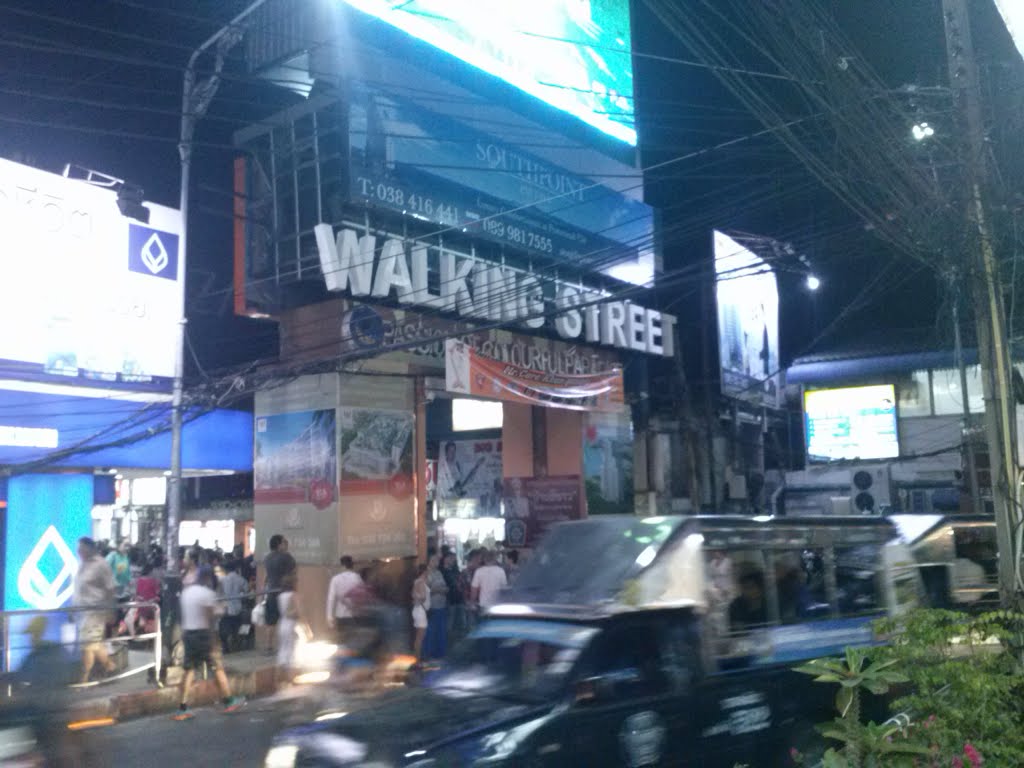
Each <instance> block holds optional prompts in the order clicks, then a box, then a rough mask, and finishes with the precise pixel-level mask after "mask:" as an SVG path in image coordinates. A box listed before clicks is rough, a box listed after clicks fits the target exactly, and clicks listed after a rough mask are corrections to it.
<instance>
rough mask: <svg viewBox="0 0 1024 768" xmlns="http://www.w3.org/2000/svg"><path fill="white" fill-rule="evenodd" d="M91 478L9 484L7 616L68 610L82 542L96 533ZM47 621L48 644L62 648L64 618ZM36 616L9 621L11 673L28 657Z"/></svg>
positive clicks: (38, 478) (24, 479) (36, 478)
mask: <svg viewBox="0 0 1024 768" xmlns="http://www.w3.org/2000/svg"><path fill="white" fill-rule="evenodd" d="M93 482H94V481H93V478H92V475H15V476H13V477H11V478H10V479H9V481H8V488H7V530H6V549H5V551H4V553H3V554H4V601H3V605H4V610H8V611H12V610H19V609H20V610H25V609H28V610H33V611H40V612H44V611H54V610H56V609H59V608H63V607H65V606H67V605H68V604H69V603H70V602H71V597H72V595H73V594H74V588H75V575H76V574H77V573H78V555H77V552H76V547H77V544H78V539H79V538H80V537H82V536H88V535H89V534H90V532H91V529H92V517H91V515H92V504H93ZM40 615H44V616H45V617H46V618H47V626H46V630H45V633H44V636H45V638H46V639H48V640H50V641H53V642H59V641H60V638H61V628H62V625H64V624H65V622H66V621H67V617H66V615H65V614H63V613H42V614H40ZM31 619H32V614H26V615H20V616H17V617H16V618H15V619H12V621H11V667H12V668H17V667H18V665H19V664H20V661H21V659H22V658H23V657H24V655H25V654H27V653H28V650H29V644H30V641H29V639H28V636H27V634H26V633H25V628H26V627H27V625H28V622H29V621H30V620H31Z"/></svg>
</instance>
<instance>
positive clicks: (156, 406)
mask: <svg viewBox="0 0 1024 768" xmlns="http://www.w3.org/2000/svg"><path fill="white" fill-rule="evenodd" d="M78 391H81V390H78ZM170 423H171V408H170V404H169V403H168V402H163V401H158V402H153V401H152V400H150V399H149V398H148V396H136V395H130V394H125V393H120V392H105V391H103V390H96V394H95V396H85V397H83V396H79V395H77V394H75V395H68V394H64V393H63V392H61V391H59V390H56V389H55V390H54V391H50V392H32V391H19V390H11V389H0V469H4V470H8V471H14V472H17V471H22V470H29V469H31V470H33V471H38V470H39V469H40V468H43V467H46V466H50V467H81V468H94V467H111V468H118V469H122V468H124V469H158V470H165V469H168V468H169V467H170V462H171V432H170ZM252 435H253V420H252V414H251V413H248V412H246V411H235V410H228V409H215V410H209V411H205V410H197V409H192V410H187V411H186V412H185V425H184V429H183V430H182V464H183V467H184V468H185V469H186V470H214V471H233V472H250V471H252V457H253V453H252V445H253V442H252Z"/></svg>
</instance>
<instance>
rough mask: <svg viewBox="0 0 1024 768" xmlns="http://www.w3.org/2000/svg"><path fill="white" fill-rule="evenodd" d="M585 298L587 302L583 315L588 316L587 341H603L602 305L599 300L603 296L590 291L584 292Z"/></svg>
mask: <svg viewBox="0 0 1024 768" xmlns="http://www.w3.org/2000/svg"><path fill="white" fill-rule="evenodd" d="M583 299H584V303H585V304H586V306H585V307H584V308H583V316H584V317H585V318H586V326H587V341H590V342H594V343H598V342H600V341H601V305H600V304H598V303H597V302H598V301H599V300H600V299H601V296H600V295H599V294H596V293H591V292H589V291H588V292H587V293H584V294H583Z"/></svg>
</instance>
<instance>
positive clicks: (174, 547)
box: [166, 0, 266, 572]
mask: <svg viewBox="0 0 1024 768" xmlns="http://www.w3.org/2000/svg"><path fill="white" fill-rule="evenodd" d="M265 2H266V0H255V2H253V3H252V4H251V5H249V6H248V7H247V8H246V9H245V10H244V11H242V12H241V13H239V14H238V15H237V16H235V18H234V19H232V20H231V21H230V22H229V23H228V24H227V25H226V26H224V27H221V28H220V30H218V31H217V32H215V33H214V34H213V35H211V36H210V38H209V39H208V40H207V41H206V42H205V43H203V44H202V45H200V46H199V47H198V48H196V49H195V50H194V51H193V52H192V55H191V56H190V57H189V60H188V64H187V65H186V66H185V76H184V82H183V84H182V93H181V133H180V138H179V140H178V153H179V155H180V156H181V204H180V206H179V207H180V209H181V235H180V237H179V239H178V269H179V270H180V271H181V280H182V283H183V284H184V282H185V267H186V264H187V263H188V262H187V259H186V256H187V254H188V250H187V247H188V207H189V186H190V181H191V179H190V177H191V171H192V145H193V142H194V139H195V132H196V125H197V124H198V123H199V121H200V120H201V119H202V118H203V116H204V115H205V114H206V111H207V110H208V109H209V108H210V102H211V101H213V97H214V96H215V95H216V93H217V89H218V88H219V87H220V82H221V74H222V73H223V71H224V64H225V62H226V60H227V55H228V53H230V51H231V49H232V48H234V47H235V46H236V45H237V44H238V42H239V41H240V40H241V39H242V36H243V34H244V32H245V27H244V26H243V22H244V21H245V20H246V19H247V18H248V17H249V15H250V14H252V13H253V11H255V10H256V9H257V8H259V7H260V6H262V5H263V4H264V3H265ZM210 49H213V51H214V55H215V61H214V65H213V72H212V74H210V75H209V76H208V77H207V78H206V79H205V80H200V79H199V73H198V70H197V66H196V65H197V63H198V61H199V58H200V56H202V55H203V54H204V53H206V52H207V51H209V50H210ZM187 323H188V319H187V317H186V312H185V308H184V306H182V316H181V319H180V320H179V321H178V334H177V339H176V341H175V343H176V348H175V350H174V352H175V358H174V385H173V386H174V388H173V390H172V392H171V474H170V476H169V477H168V478H167V538H166V552H167V564H168V568H169V570H170V571H172V572H173V571H176V570H177V568H178V560H177V558H178V555H177V553H178V527H179V525H180V524H181V491H182V466H181V430H182V424H183V418H182V417H183V403H184V393H185V388H184V378H185V326H186V325H187Z"/></svg>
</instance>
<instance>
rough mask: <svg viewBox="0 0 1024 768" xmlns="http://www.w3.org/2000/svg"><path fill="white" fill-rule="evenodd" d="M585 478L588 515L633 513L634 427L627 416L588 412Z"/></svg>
mask: <svg viewBox="0 0 1024 768" xmlns="http://www.w3.org/2000/svg"><path fill="white" fill-rule="evenodd" d="M583 480H584V485H585V488H586V494H587V514H588V515H609V514H633V511H634V504H633V427H632V423H631V422H630V420H629V417H628V416H626V415H625V414H603V413H588V414H586V415H585V418H584V423H583Z"/></svg>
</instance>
